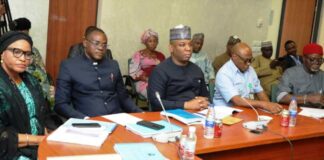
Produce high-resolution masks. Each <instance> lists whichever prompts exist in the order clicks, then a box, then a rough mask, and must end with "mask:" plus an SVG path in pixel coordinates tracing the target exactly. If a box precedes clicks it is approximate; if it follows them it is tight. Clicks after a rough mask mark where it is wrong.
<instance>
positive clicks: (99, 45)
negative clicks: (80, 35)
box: [86, 39, 109, 48]
mask: <svg viewBox="0 0 324 160" xmlns="http://www.w3.org/2000/svg"><path fill="white" fill-rule="evenodd" d="M86 40H87V41H88V42H89V43H90V44H91V45H93V46H95V47H96V48H99V47H102V48H107V47H108V46H109V45H108V44H106V43H100V42H99V41H92V40H89V39H86Z"/></svg>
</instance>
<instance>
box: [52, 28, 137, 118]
mask: <svg viewBox="0 0 324 160" xmlns="http://www.w3.org/2000/svg"><path fill="white" fill-rule="evenodd" d="M107 43H108V40H107V37H106V35H105V33H104V32H103V31H102V30H101V29H99V28H95V29H93V30H92V31H91V32H89V34H88V36H86V37H85V38H84V40H83V46H84V49H85V54H83V55H80V56H76V57H75V58H70V59H67V60H65V61H63V62H62V63H61V66H60V71H59V76H58V78H57V89H56V94H55V107H54V109H55V111H56V112H57V113H59V114H61V115H62V116H64V117H66V118H70V117H74V118H86V117H93V116H100V115H106V114H113V113H120V112H140V111H142V110H141V109H139V108H138V107H137V106H136V105H135V104H134V102H133V101H132V100H131V98H130V97H129V96H128V93H127V91H126V89H125V86H124V84H123V80H122V76H121V73H120V69H119V65H118V63H117V61H115V60H111V59H107V58H104V52H105V50H106V47H107Z"/></svg>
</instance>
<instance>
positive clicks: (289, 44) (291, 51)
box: [279, 40, 303, 70]
mask: <svg viewBox="0 0 324 160" xmlns="http://www.w3.org/2000/svg"><path fill="white" fill-rule="evenodd" d="M285 50H286V52H287V54H286V55H285V56H283V57H281V58H279V61H281V62H282V64H283V65H282V67H283V70H286V69H287V68H290V67H293V66H296V65H302V64H303V58H302V57H301V56H299V55H298V54H297V46H296V43H295V42H294V41H292V40H288V41H286V43H285Z"/></svg>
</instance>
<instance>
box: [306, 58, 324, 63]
mask: <svg viewBox="0 0 324 160" xmlns="http://www.w3.org/2000/svg"><path fill="white" fill-rule="evenodd" d="M307 59H308V60H309V62H310V63H319V64H321V63H323V61H324V59H323V58H307Z"/></svg>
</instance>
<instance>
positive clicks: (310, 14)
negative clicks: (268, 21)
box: [277, 0, 316, 57]
mask: <svg viewBox="0 0 324 160" xmlns="http://www.w3.org/2000/svg"><path fill="white" fill-rule="evenodd" d="M315 8H316V0H285V1H284V4H283V12H282V14H283V16H282V19H281V34H279V40H278V42H280V44H278V47H277V48H278V50H277V55H279V57H281V56H283V55H285V54H286V52H285V46H284V45H285V42H286V41H287V40H293V41H295V42H296V44H297V53H298V54H301V53H302V51H303V47H304V46H305V45H306V44H308V43H309V42H311V36H312V28H313V22H314V15H315ZM278 51H279V52H278ZM278 53H279V54H278Z"/></svg>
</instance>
